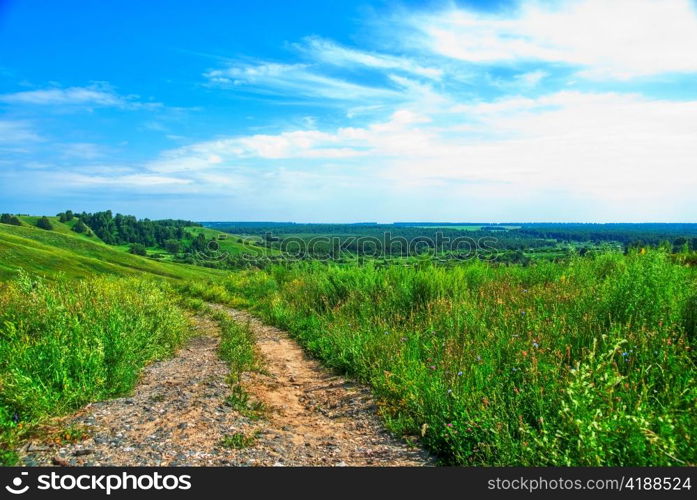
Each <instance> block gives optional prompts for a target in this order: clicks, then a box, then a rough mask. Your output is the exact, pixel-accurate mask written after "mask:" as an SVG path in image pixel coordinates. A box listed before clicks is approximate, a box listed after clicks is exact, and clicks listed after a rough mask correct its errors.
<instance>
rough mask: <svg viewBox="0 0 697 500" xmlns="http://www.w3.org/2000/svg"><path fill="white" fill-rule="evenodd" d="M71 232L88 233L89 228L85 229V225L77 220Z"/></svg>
mask: <svg viewBox="0 0 697 500" xmlns="http://www.w3.org/2000/svg"><path fill="white" fill-rule="evenodd" d="M73 231H75V232H76V233H79V234H84V233H86V232H88V231H89V228H88V227H87V224H85V223H84V222H82V221H81V220H80V219H78V221H77V222H76V223H75V225H74V226H73Z"/></svg>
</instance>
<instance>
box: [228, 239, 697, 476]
mask: <svg viewBox="0 0 697 500" xmlns="http://www.w3.org/2000/svg"><path fill="white" fill-rule="evenodd" d="M225 288H226V289H227V291H228V293H229V295H230V296H229V299H228V300H232V301H237V302H239V301H240V300H241V299H243V300H246V301H247V303H248V305H249V306H251V307H252V308H253V310H255V311H257V312H258V313H259V314H261V315H262V317H264V318H265V319H266V320H268V321H270V322H272V323H274V324H276V325H278V326H280V327H282V328H285V329H287V330H289V331H290V332H292V333H293V334H294V336H295V337H296V338H297V339H298V340H299V341H300V342H301V343H302V344H303V345H304V346H305V347H306V348H307V349H308V350H309V351H310V352H312V353H313V354H314V355H315V356H317V357H319V358H320V359H322V360H324V362H325V363H327V364H328V365H330V366H332V367H334V368H336V369H337V370H340V371H342V372H347V373H350V374H351V375H352V376H355V377H357V378H359V379H361V380H364V381H366V382H368V383H370V384H371V386H372V387H373V390H374V391H375V392H376V394H378V395H379V397H380V398H381V401H382V408H381V412H382V415H383V417H384V418H385V420H386V422H387V423H388V425H389V427H390V428H391V429H392V430H393V431H394V432H396V433H398V434H403V435H412V436H418V437H420V438H421V439H422V441H423V442H425V443H426V444H427V445H428V446H429V447H430V448H431V449H433V450H436V451H437V452H438V453H439V454H440V455H441V456H442V457H443V458H444V460H446V461H447V462H448V463H451V464H460V465H627V464H632V465H659V464H661V465H683V464H694V463H695V462H696V461H697V456H695V447H694V443H693V438H694V429H695V428H697V415H696V414H695V407H694V404H695V401H696V400H695V396H697V389H696V386H695V382H696V381H695V377H694V350H693V349H694V338H695V331H696V330H695V329H696V327H697V324H696V323H695V321H696V320H695V318H696V315H695V312H696V308H697V273H695V272H694V269H690V268H686V267H683V266H680V265H676V264H675V263H673V262H671V260H670V259H669V258H668V256H667V255H665V254H663V253H660V252H649V253H644V254H640V253H637V254H633V255H630V256H627V257H625V256H622V255H618V254H607V255H600V256H598V257H596V258H593V259H580V258H578V259H573V260H571V261H569V262H567V263H564V264H557V263H545V264H539V265H536V266H532V267H527V268H523V267H517V266H514V267H504V268H501V267H498V268H497V267H492V266H490V265H488V264H485V263H478V262H475V263H471V264H464V265H462V266H459V267H457V268H450V269H443V268H437V267H430V266H426V267H423V268H408V267H407V268H404V267H388V268H382V269H379V268H375V267H372V266H364V267H357V266H356V267H340V266H321V265H312V264H310V265H301V266H298V267H295V268H292V269H284V268H275V269H273V270H270V271H267V272H248V273H245V274H236V275H234V276H232V277H231V278H230V279H229V280H228V281H227V282H226V283H225ZM217 293H218V295H217V299H218V300H221V299H223V298H224V294H223V293H222V292H221V291H220V290H219V291H218V292H217Z"/></svg>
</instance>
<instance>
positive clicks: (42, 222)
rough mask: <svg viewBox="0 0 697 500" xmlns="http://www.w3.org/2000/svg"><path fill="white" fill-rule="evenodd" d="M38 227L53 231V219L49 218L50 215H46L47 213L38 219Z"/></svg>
mask: <svg viewBox="0 0 697 500" xmlns="http://www.w3.org/2000/svg"><path fill="white" fill-rule="evenodd" d="M36 227H38V228H41V229H45V230H46V231H51V230H52V229H53V225H52V224H51V221H50V220H48V217H46V216H45V215H44V216H43V217H41V218H40V219H39V220H37V221H36Z"/></svg>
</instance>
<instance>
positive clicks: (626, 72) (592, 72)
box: [410, 0, 697, 79]
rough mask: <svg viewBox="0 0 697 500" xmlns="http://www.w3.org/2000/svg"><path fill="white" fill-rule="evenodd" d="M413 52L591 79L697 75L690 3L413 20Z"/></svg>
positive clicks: (600, 4)
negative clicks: (576, 70)
mask: <svg viewBox="0 0 697 500" xmlns="http://www.w3.org/2000/svg"><path fill="white" fill-rule="evenodd" d="M410 26H411V27H412V28H413V29H415V30H417V31H418V32H419V33H420V36H418V37H416V39H415V40H414V44H415V45H417V44H418V45H423V46H425V47H427V48H428V50H430V51H433V52H434V53H437V54H440V55H442V56H446V57H449V58H454V59H457V60H462V61H467V62H471V63H496V62H509V63H510V62H520V61H545V62H551V63H563V64H569V65H573V66H579V67H580V68H582V74H583V75H584V76H586V77H589V78H616V79H628V78H632V77H637V76H646V75H656V74H661V73H671V72H686V73H692V72H697V51H695V50H694V48H695V47H697V9H696V8H695V5H694V3H693V2H691V1H690V0H613V1H606V0H570V1H563V2H561V1H551V2H549V1H544V2H543V1H531V2H521V3H520V4H519V5H518V7H516V8H514V9H510V10H506V11H504V12H501V13H497V14H491V13H481V12H476V11H473V10H469V9H466V8H452V9H449V10H446V11H441V12H438V13H435V14H433V13H430V14H417V15H414V16H412V17H411V19H410Z"/></svg>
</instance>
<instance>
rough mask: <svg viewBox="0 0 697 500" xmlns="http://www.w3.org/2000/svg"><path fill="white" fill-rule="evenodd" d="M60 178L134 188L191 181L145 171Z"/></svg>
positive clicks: (67, 183)
mask: <svg viewBox="0 0 697 500" xmlns="http://www.w3.org/2000/svg"><path fill="white" fill-rule="evenodd" d="M62 179H63V180H64V182H65V184H66V185H79V186H115V187H134V188H150V187H160V186H177V185H187V184H191V183H192V182H193V181H192V180H190V179H182V178H179V177H167V176H161V175H152V174H145V173H140V174H128V175H112V176H104V175H86V174H64V175H63V176H62Z"/></svg>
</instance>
